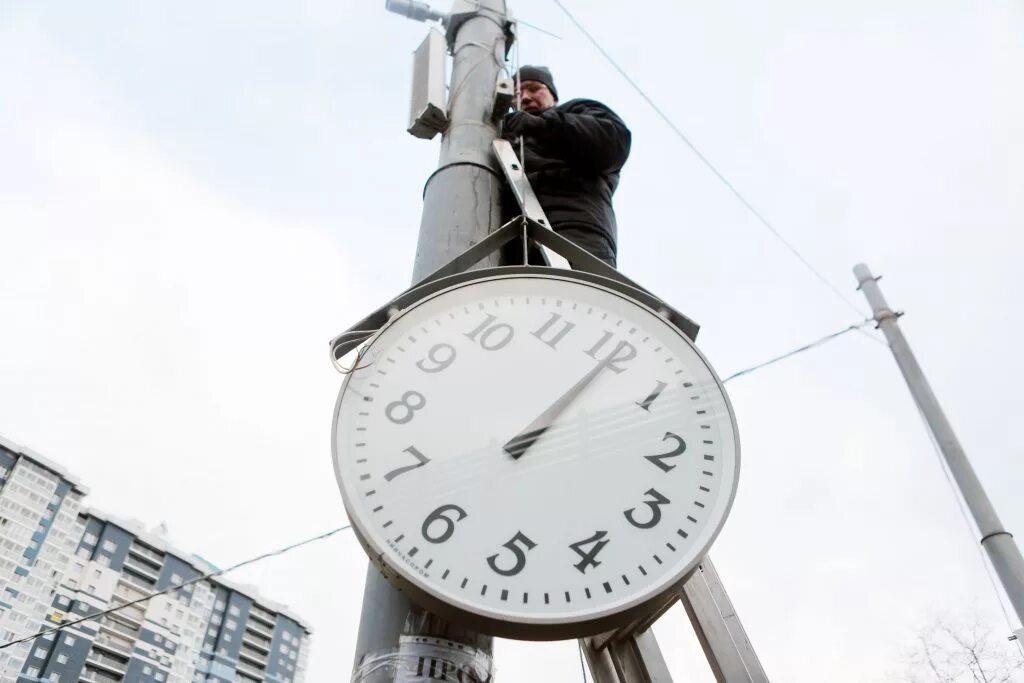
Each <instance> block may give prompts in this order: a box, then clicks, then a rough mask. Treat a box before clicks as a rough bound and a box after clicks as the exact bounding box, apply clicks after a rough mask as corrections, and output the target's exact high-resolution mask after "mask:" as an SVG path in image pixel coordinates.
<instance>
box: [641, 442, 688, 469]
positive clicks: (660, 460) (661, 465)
mask: <svg viewBox="0 0 1024 683" xmlns="http://www.w3.org/2000/svg"><path fill="white" fill-rule="evenodd" d="M668 439H672V440H673V441H675V442H676V447H675V448H673V449H672V450H670V451H669V452H668V453H662V454H661V455H645V456H644V457H645V458H646V459H647V460H650V461H651V462H652V463H654V464H655V465H657V466H658V469H660V470H661V471H662V472H668V471H669V470H673V469H675V467H676V466H675V465H670V464H666V463H665V462H664V461H665V460H667V459H669V458H676V457H679V456H680V455H682V454H683V453H685V452H686V442H685V441H683V437H681V436H679V435H677V434H673V433H672V432H665V436H663V437H662V439H661V440H662V441H667V440H668Z"/></svg>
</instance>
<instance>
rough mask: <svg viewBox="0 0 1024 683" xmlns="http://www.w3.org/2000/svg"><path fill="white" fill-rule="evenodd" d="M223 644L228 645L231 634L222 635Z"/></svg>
mask: <svg viewBox="0 0 1024 683" xmlns="http://www.w3.org/2000/svg"><path fill="white" fill-rule="evenodd" d="M224 642H225V643H230V642H231V634H230V633H225V634H224Z"/></svg>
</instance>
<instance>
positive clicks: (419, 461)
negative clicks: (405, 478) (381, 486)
mask: <svg viewBox="0 0 1024 683" xmlns="http://www.w3.org/2000/svg"><path fill="white" fill-rule="evenodd" d="M402 452H403V453H408V454H409V455H411V456H412V457H414V458H416V464H415V465H406V466H405V467H399V468H398V469H395V470H391V471H390V472H388V473H387V474H385V475H384V481H391V480H392V479H394V478H395V477H397V476H398V475H400V474H405V473H406V472H409V471H412V470H414V469H416V468H417V467H423V466H424V465H426V464H427V463H428V462H430V458H428V457H427V456H425V455H423V454H422V453H420V452H419V450H418V449H417V448H416V447H415V446H409V447H408V448H406V449H405V450H404V451H402Z"/></svg>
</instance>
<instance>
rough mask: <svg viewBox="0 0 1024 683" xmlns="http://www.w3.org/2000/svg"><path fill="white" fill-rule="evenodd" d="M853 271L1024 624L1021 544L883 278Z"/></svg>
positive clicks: (865, 270) (863, 267) (862, 268)
mask: <svg viewBox="0 0 1024 683" xmlns="http://www.w3.org/2000/svg"><path fill="white" fill-rule="evenodd" d="M853 273H854V275H855V276H856V277H857V283H858V289H861V290H862V291H863V292H864V296H866V297H867V300H868V303H870V304H871V310H872V312H873V314H874V317H875V320H876V321H877V322H878V326H879V327H880V328H881V330H882V332H883V333H884V334H885V338H886V339H887V340H888V342H889V348H891V349H892V353H893V356H895V357H896V364H897V365H899V367H900V370H901V371H902V372H903V378H904V379H905V380H906V381H907V386H908V387H910V393H911V395H912V396H913V397H914V402H915V403H917V407H918V408H920V410H921V413H922V414H923V415H924V417H925V420H927V422H928V426H929V428H930V429H931V431H932V434H934V435H935V441H936V442H937V443H938V444H939V449H940V450H941V451H942V456H943V457H944V458H945V459H946V464H947V465H948V466H949V470H950V472H952V474H953V479H954V481H956V483H957V486H959V487H960V493H961V494H963V497H964V500H965V501H967V507H968V508H969V509H970V511H971V514H972V515H973V516H974V521H975V523H976V524H977V525H978V530H979V531H980V533H981V546H982V547H983V548H984V549H985V550H986V551H987V552H988V556H989V559H990V560H992V566H993V567H995V570H996V574H997V575H998V576H999V580H1000V581H1001V582H1002V584H1003V589H1004V590H1005V591H1006V594H1007V595H1008V596H1009V597H1010V602H1011V603H1012V604H1013V608H1014V610H1015V611H1016V613H1017V619H1018V620H1020V621H1021V622H1022V623H1024V558H1022V557H1021V554H1020V549H1018V548H1017V544H1016V542H1015V541H1014V540H1013V536H1012V535H1011V534H1010V532H1008V531H1007V530H1006V529H1004V528H1003V524H1002V522H1000V521H999V516H998V515H996V511H995V508H993V507H992V503H991V502H990V501H989V499H988V496H987V495H986V494H985V489H983V488H982V486H981V482H980V481H978V477H977V475H976V474H975V473H974V469H973V468H971V464H970V462H969V461H968V460H967V454H966V453H964V449H963V447H962V446H961V445H960V441H958V440H957V438H956V434H955V433H954V432H953V427H952V425H950V424H949V420H947V419H946V415H945V413H943V412H942V407H941V406H939V401H938V399H937V398H935V394H934V393H933V392H932V388H931V386H930V385H929V384H928V380H927V379H925V376H924V372H923V371H922V370H921V366H920V365H918V364H917V359H916V358H914V354H913V352H911V350H910V345H909V344H908V343H907V340H906V338H905V337H904V336H903V332H901V331H900V326H899V323H898V322H897V318H898V317H899V316H898V314H897V313H894V312H893V311H892V309H891V308H889V304H888V303H886V301H885V297H883V296H882V291H881V290H880V289H879V288H878V278H876V277H874V276H873V275H872V274H871V271H870V270H868V267H867V266H866V265H864V264H863V263H862V264H858V265H857V266H854V268H853Z"/></svg>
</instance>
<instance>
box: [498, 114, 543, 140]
mask: <svg viewBox="0 0 1024 683" xmlns="http://www.w3.org/2000/svg"><path fill="white" fill-rule="evenodd" d="M546 124H547V121H545V120H544V117H543V116H537V115H535V114H531V113H529V112H525V111H514V112H510V113H509V114H507V115H506V116H505V134H506V135H511V136H518V135H526V134H528V133H536V132H539V131H540V130H541V129H543V128H544V126H545V125H546Z"/></svg>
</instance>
